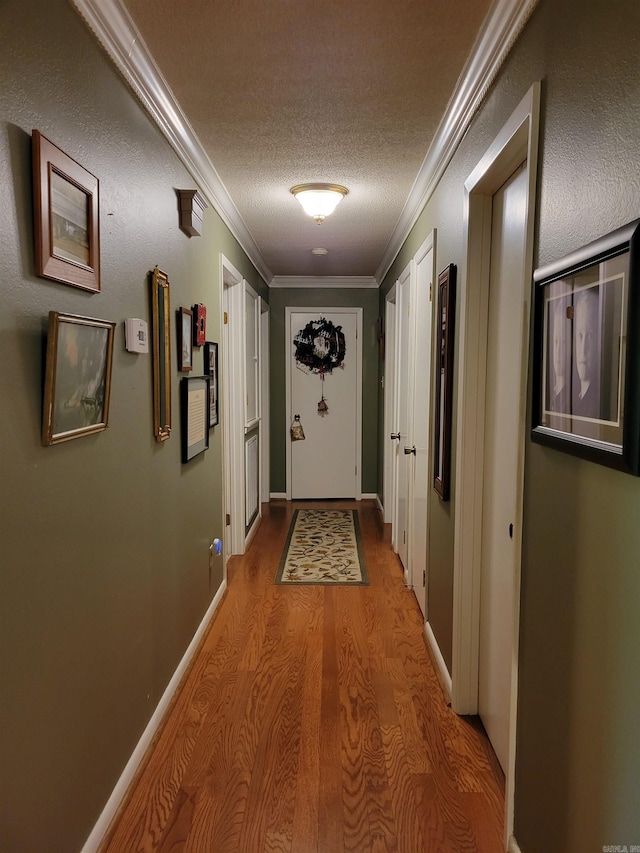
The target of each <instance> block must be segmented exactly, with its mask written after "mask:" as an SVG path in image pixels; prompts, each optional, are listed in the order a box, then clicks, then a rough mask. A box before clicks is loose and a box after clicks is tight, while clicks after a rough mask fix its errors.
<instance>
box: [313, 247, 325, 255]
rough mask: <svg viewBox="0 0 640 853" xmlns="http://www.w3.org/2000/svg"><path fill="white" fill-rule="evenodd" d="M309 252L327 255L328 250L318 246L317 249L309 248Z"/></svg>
mask: <svg viewBox="0 0 640 853" xmlns="http://www.w3.org/2000/svg"><path fill="white" fill-rule="evenodd" d="M311 254H312V255H328V254H329V250H328V249H321V248H318V249H312V250H311Z"/></svg>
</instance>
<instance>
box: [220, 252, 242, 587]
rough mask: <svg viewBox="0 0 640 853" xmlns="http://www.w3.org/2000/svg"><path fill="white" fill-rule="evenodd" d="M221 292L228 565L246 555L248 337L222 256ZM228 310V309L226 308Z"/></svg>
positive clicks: (237, 279)
mask: <svg viewBox="0 0 640 853" xmlns="http://www.w3.org/2000/svg"><path fill="white" fill-rule="evenodd" d="M220 281H221V282H222V287H221V288H220V290H221V293H222V294H223V310H226V311H227V323H226V328H224V316H223V317H222V321H223V336H222V340H223V353H222V371H223V377H224V387H223V395H222V397H221V399H222V404H223V406H222V443H223V459H224V463H223V468H224V482H225V488H224V494H225V501H224V503H225V508H224V511H225V513H227V514H228V515H230V516H231V525H230V527H229V528H226V527H225V531H226V530H228V534H229V539H230V541H229V542H227V541H226V537H225V541H223V549H224V564H225V571H226V564H227V560H228V558H229V556H230V555H231V554H244V547H245V530H244V393H243V389H244V387H245V380H244V372H243V370H244V368H243V366H244V353H243V346H244V334H243V323H242V306H243V287H242V283H243V278H242V274H241V273H240V272H238V270H237V269H236V268H235V267H234V265H233V264H232V263H231V261H229V260H228V259H227V258H225V256H224V255H223V254H222V253H221V254H220ZM224 306H226V308H225V307H224Z"/></svg>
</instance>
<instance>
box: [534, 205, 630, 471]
mask: <svg viewBox="0 0 640 853" xmlns="http://www.w3.org/2000/svg"><path fill="white" fill-rule="evenodd" d="M533 278H534V287H535V293H534V363H533V406H532V415H533V423H532V433H531V438H532V439H533V441H535V442H538V443H540V444H546V445H549V446H550V447H554V448H556V449H557V450H563V451H565V452H567V453H572V454H574V455H576V456H582V457H584V458H585V459H589V460H591V461H592V462H599V463H601V464H603V465H608V466H610V467H612V468H619V469H621V470H623V471H627V472H628V473H631V474H636V475H638V474H640V220H635V221H634V222H631V223H629V224H628V225H625V226H623V227H622V228H618V229H617V230H615V231H612V232H611V233H610V234H607V235H605V236H604V237H601V238H600V239H598V240H595V241H594V242H592V243H589V244H588V245H586V246H583V247H582V248H581V249H578V250H577V251H575V252H573V253H572V254H570V255H567V256H566V257H564V258H561V259H559V260H557V261H555V262H553V263H551V264H548V265H547V266H545V267H541V268H540V269H538V270H536V271H535V273H534V277H533Z"/></svg>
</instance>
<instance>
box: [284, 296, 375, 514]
mask: <svg viewBox="0 0 640 853" xmlns="http://www.w3.org/2000/svg"><path fill="white" fill-rule="evenodd" d="M287 313H288V314H289V322H288V323H287V330H288V340H287V358H288V365H287V366H288V374H289V377H290V382H289V389H290V393H289V422H288V424H287V442H288V443H289V455H288V460H289V488H288V489H287V493H288V496H290V497H291V499H293V500H295V499H304V498H358V499H359V498H360V496H361V493H362V492H361V485H360V484H361V478H360V470H359V469H360V447H361V440H360V420H361V416H360V412H361V395H362V392H361V355H360V343H361V340H360V337H359V336H358V327H359V325H360V324H361V314H362V309H342V310H341V309H339V308H326V309H321V308H319V309H315V310H313V311H309V310H304V309H287ZM341 335H344V339H343V344H342V338H341ZM341 346H344V356H343V357H342V356H341V355H340V354H339V350H340V347H341ZM334 352H335V353H337V354H336V355H335V359H334V360H338V359H339V360H340V363H339V364H337V365H336V366H333V367H332V369H331V371H330V372H326V373H325V374H324V380H323V379H322V374H321V373H319V372H317V371H318V365H320V364H321V363H325V364H326V363H328V362H327V359H328V358H329V355H330V354H331V353H334ZM306 356H308V357H309V360H310V364H305V362H304V358H305V357H306ZM301 359H302V360H301ZM325 407H326V409H325ZM295 415H299V416H300V421H301V423H302V428H303V430H304V434H305V440H304V441H291V438H290V435H289V426H290V424H291V419H292V418H293V417H294V416H295Z"/></svg>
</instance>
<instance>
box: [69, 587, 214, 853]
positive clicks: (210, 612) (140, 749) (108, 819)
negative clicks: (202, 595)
mask: <svg viewBox="0 0 640 853" xmlns="http://www.w3.org/2000/svg"><path fill="white" fill-rule="evenodd" d="M226 590H227V582H226V580H223V581H222V583H221V584H220V587H219V588H218V591H217V592H216V594H215V596H214V597H213V600H212V602H211V604H210V605H209V607H208V608H207V612H206V613H205V614H204V616H203V617H202V621H201V622H200V625H199V626H198V629H197V630H196V632H195V634H194V635H193V639H192V640H191V642H190V643H189V646H188V648H187V650H186V652H185V653H184V655H183V656H182V660H181V661H180V663H179V664H178V666H177V668H176V671H175V672H174V673H173V676H172V677H171V681H170V682H169V683H168V684H167V687H166V689H165V691H164V693H163V694H162V696H161V698H160V701H159V702H158V705H157V707H156V709H155V711H154V712H153V715H152V716H151V719H150V720H149V722H148V723H147V726H146V728H145V730H144V731H143V733H142V736H141V738H140V740H139V741H138V743H137V744H136V747H135V749H134V750H133V752H132V753H131V757H130V758H129V760H128V761H127V763H126V765H125V768H124V770H123V771H122V773H121V775H120V778H119V779H118V781H117V782H116V786H115V788H114V789H113V791H112V792H111V796H110V797H109V799H108V800H107V803H106V805H105V807H104V809H103V810H102V814H101V815H100V817H99V818H98V820H97V821H96V824H95V826H94V827H93V829H92V830H91V834H90V835H89V837H88V838H87V840H86V841H85V844H84V847H83V848H82V853H96V851H97V850H99V849H100V845H101V843H102V841H103V839H104V837H105V835H106V834H107V832H108V830H109V827H110V826H111V823H112V821H113V819H114V817H115V816H116V814H117V812H118V809H119V808H120V805H121V803H122V802H123V800H124V798H125V797H126V795H127V791H128V790H129V786H130V785H131V783H132V782H133V780H134V778H135V775H136V773H137V771H138V768H139V767H140V765H141V763H142V762H143V760H144V757H145V755H146V754H147V750H148V749H149V747H150V745H151V743H152V741H153V738H154V737H155V735H156V732H158V731H159V729H160V728H161V726H162V723H163V722H164V719H165V716H166V713H167V710H168V708H169V706H170V704H171V700H172V699H173V696H174V694H175V692H176V690H177V689H178V687H179V686H180V682H181V681H182V678H183V676H184V675H185V673H186V672H187V669H188V668H189V665H190V664H191V661H192V659H193V657H194V655H195V653H196V651H197V650H198V645H199V643H200V640H201V639H202V637H203V635H204V633H205V631H206V629H207V627H208V625H209V623H210V621H211V619H212V618H213V616H214V614H215V612H216V610H217V609H218V607H219V605H220V602H221V601H222V598H223V596H224V594H225V592H226Z"/></svg>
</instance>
